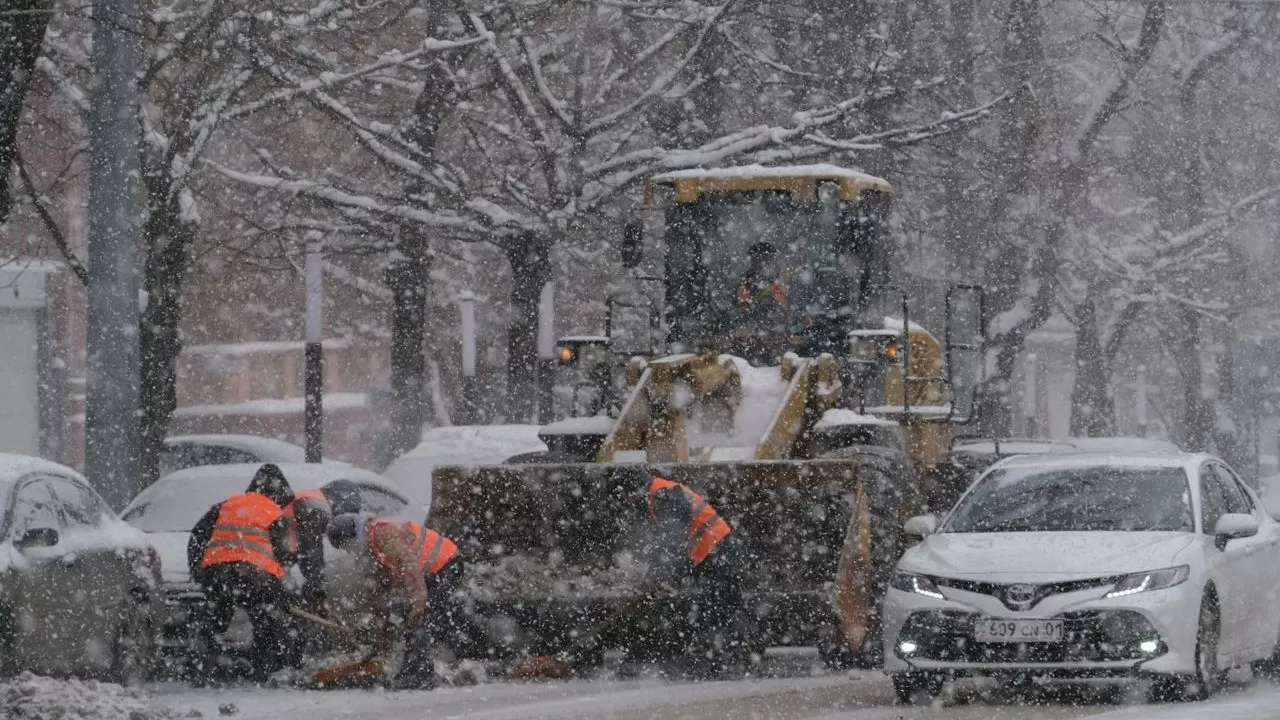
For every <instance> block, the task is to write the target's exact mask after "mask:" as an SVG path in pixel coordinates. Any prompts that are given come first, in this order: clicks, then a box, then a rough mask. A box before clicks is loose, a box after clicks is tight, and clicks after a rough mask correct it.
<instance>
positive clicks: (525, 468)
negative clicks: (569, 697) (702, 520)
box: [431, 448, 920, 662]
mask: <svg viewBox="0 0 1280 720" xmlns="http://www.w3.org/2000/svg"><path fill="white" fill-rule="evenodd" d="M621 467H630V468H643V469H644V470H646V471H648V472H649V473H652V474H654V475H658V476H662V477H666V478H669V479H672V480H675V481H677V482H681V483H685V484H687V485H689V486H690V487H692V488H694V489H696V490H697V491H698V492H699V493H702V494H703V495H705V496H706V498H707V499H708V501H709V502H710V503H711V504H712V505H713V506H714V507H715V508H716V509H717V510H718V511H719V512H720V514H721V515H722V516H723V517H724V518H725V519H726V520H727V521H728V522H729V524H730V525H731V526H732V527H733V528H734V535H733V537H734V538H735V542H737V543H739V544H740V547H741V550H742V553H743V556H744V559H745V562H744V563H743V572H744V577H743V590H744V595H745V602H744V616H745V617H744V618H742V619H743V621H744V623H746V624H745V625H744V627H745V628H747V635H748V637H747V638H746V639H747V641H748V642H749V643H750V644H751V645H752V646H753V649H761V650H762V649H763V648H764V647H767V646H769V645H775V644H787V645H811V644H815V643H819V644H820V643H823V642H826V643H828V644H834V645H836V646H838V647H840V648H866V649H867V650H868V651H870V652H871V655H870V656H869V657H867V658H864V659H863V661H864V662H873V661H874V660H875V655H874V652H875V650H874V649H876V648H878V638H877V637H876V621H877V616H878V602H879V598H881V597H882V596H883V593H884V588H885V585H886V584H887V582H888V576H889V573H890V572H891V571H892V568H893V564H894V563H895V562H896V560H897V558H898V557H899V555H900V548H901V547H902V540H901V536H900V532H899V529H900V527H901V523H902V521H903V520H905V519H906V518H907V517H908V516H910V515H913V514H915V513H916V512H917V511H918V509H919V507H920V504H919V499H918V497H917V495H916V491H915V489H914V486H913V484H912V482H911V479H910V478H909V477H904V476H902V474H901V472H900V467H901V466H900V465H895V464H894V463H893V462H892V461H891V459H890V458H888V457H886V456H884V455H883V454H881V453H878V452H876V451H875V448H868V449H867V451H866V452H865V453H847V456H846V457H841V458H838V459H805V460H770V461H745V462H715V463H708V462H685V463H672V464H644V465H638V464H632V465H628V464H623V463H564V464H528V465H502V466H488V467H476V468H461V467H441V468H436V470H435V473H434V481H433V482H434V501H433V508H432V514H431V523H432V525H433V526H434V527H436V528H438V529H439V530H440V531H442V532H444V533H445V534H447V535H448V536H450V537H452V538H454V539H455V540H456V541H458V543H459V545H460V547H461V548H462V550H463V552H464V553H465V557H466V558H467V562H468V578H467V580H466V587H467V590H468V592H469V593H470V596H471V598H470V599H471V601H472V602H473V603H474V609H475V612H476V613H477V616H478V617H484V618H488V619H489V621H490V624H491V625H503V628H502V629H501V630H500V631H495V632H496V634H498V635H502V636H505V641H504V642H506V643H509V644H511V645H513V647H511V648H510V649H511V650H514V651H516V652H532V653H541V652H555V651H556V650H558V649H561V648H565V647H569V646H570V645H571V644H572V639H573V633H574V631H575V630H577V629H582V628H587V627H591V626H594V625H597V624H598V623H600V622H601V620H603V619H604V618H607V617H608V616H609V615H610V613H611V612H613V611H614V609H615V608H617V607H618V606H619V605H621V604H624V603H627V602H628V601H630V600H632V599H633V598H634V596H635V595H636V594H637V592H638V588H639V587H640V584H641V582H642V581H643V568H644V565H643V550H644V545H645V543H644V535H645V528H646V525H647V516H646V515H645V512H644V502H643V488H641V487H637V486H636V484H635V480H634V479H624V478H625V476H626V474H625V473H623V474H619V473H616V472H615V470H616V469H618V468H621ZM619 475H622V476H623V477H619ZM637 558H638V559H639V561H638V562H637ZM677 601H678V598H677ZM676 607H678V605H677V606H676ZM670 617H680V614H679V612H678V610H677V611H676V612H674V613H673V614H672V615H671V616H670ZM614 641H615V644H616V643H618V642H622V641H623V639H622V638H614ZM605 644H606V645H607V644H608V643H605Z"/></svg>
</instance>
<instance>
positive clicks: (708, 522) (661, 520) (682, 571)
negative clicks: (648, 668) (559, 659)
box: [624, 473, 742, 676]
mask: <svg viewBox="0 0 1280 720" xmlns="http://www.w3.org/2000/svg"><path fill="white" fill-rule="evenodd" d="M643 475H647V473H645V474H643ZM640 486H641V487H642V488H643V492H644V511H645V513H646V515H647V517H648V521H649V523H650V525H651V527H652V528H653V530H654V531H655V532H654V542H653V544H652V547H651V548H649V551H650V553H649V555H650V557H649V572H648V574H647V575H646V577H645V583H646V585H647V586H648V588H647V590H648V589H652V588H668V589H670V588H672V587H681V588H687V589H689V590H690V593H689V596H690V597H691V600H692V602H691V607H690V611H689V612H688V613H686V614H684V615H683V617H687V618H688V619H689V622H690V623H691V626H692V627H688V628H682V627H679V625H678V622H679V620H680V618H675V617H670V616H667V617H661V616H658V617H655V616H654V615H655V614H654V612H652V610H654V609H659V608H663V607H664V606H666V607H667V608H669V607H670V606H667V605H666V603H664V602H662V601H657V602H652V603H650V610H651V612H646V613H642V614H641V617H640V618H639V621H638V623H637V624H636V626H635V628H634V631H633V633H631V634H632V635H634V641H633V642H632V643H630V644H629V647H627V657H626V658H625V660H624V666H625V665H634V664H637V663H644V662H653V661H663V660H668V659H670V658H672V657H679V656H682V657H684V658H685V659H686V660H687V661H688V669H689V670H690V671H691V672H692V673H693V674H695V675H705V676H714V675H716V674H717V673H719V672H721V671H723V670H724V669H725V667H726V666H727V665H728V664H730V663H731V658H732V657H734V655H735V652H736V651H737V650H738V647H737V646H738V645H739V643H738V641H737V638H736V637H734V632H733V630H734V625H735V621H736V619H737V616H738V611H739V609H740V607H741V605H742V590H741V586H740V582H739V575H740V572H741V568H740V565H741V563H740V560H739V553H738V551H737V549H736V547H735V544H734V543H733V542H732V541H731V537H730V536H731V535H732V532H733V531H732V529H731V528H730V527H729V524H728V523H727V522H725V521H724V519H723V518H721V517H720V515H719V513H717V512H716V510H715V508H713V507H712V506H711V505H710V504H709V503H708V502H707V500H706V498H704V497H703V496H702V495H700V494H698V493H697V492H695V491H693V490H692V489H690V488H689V487H688V486H686V485H682V484H680V483H677V482H672V481H671V480H667V479H665V478H660V477H643V478H642V479H640ZM660 595H661V591H659V592H658V593H656V594H655V595H652V596H653V597H655V599H656V598H657V597H658V596H660ZM668 612H669V610H668Z"/></svg>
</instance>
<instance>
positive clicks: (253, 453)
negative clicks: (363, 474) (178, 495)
mask: <svg viewBox="0 0 1280 720" xmlns="http://www.w3.org/2000/svg"><path fill="white" fill-rule="evenodd" d="M306 459H307V453H306V451H305V450H303V449H302V448H300V447H298V446H297V445H294V444H293V443H290V442H285V441H284V440H278V439H276V438H270V437H260V436H258V435H231V434H208V435H173V436H170V437H167V438H165V439H164V449H163V450H162V451H161V452H160V476H161V477H163V476H165V475H168V474H170V473H174V472H177V471H179V470H185V469H187V468H193V467H202V466H204V465H235V464H237V463H300V462H305V461H306ZM324 464H325V465H341V466H343V467H350V465H348V464H347V463H344V462H339V461H336V460H325V461H324Z"/></svg>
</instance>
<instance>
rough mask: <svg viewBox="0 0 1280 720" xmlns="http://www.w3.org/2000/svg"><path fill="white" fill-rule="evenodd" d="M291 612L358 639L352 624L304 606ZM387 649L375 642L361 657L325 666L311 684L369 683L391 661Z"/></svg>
mask: <svg viewBox="0 0 1280 720" xmlns="http://www.w3.org/2000/svg"><path fill="white" fill-rule="evenodd" d="M289 614H290V615H292V616H294V617H296V618H300V619H302V620H306V621H307V622H310V623H314V624H316V625H319V626H321V627H324V628H328V629H330V630H336V631H338V632H339V633H342V634H343V635H345V636H347V637H348V638H349V639H352V640H354V639H355V637H356V633H355V631H354V630H352V629H351V628H349V627H347V626H345V625H342V624H339V623H336V622H334V621H332V620H330V619H329V618H326V617H321V616H320V615H316V614H314V613H310V612H307V611H306V610H303V609H302V608H297V607H291V608H289ZM385 654H386V653H384V652H383V648H381V647H378V646H374V647H373V648H371V649H370V650H369V652H368V653H366V654H365V655H364V656H363V657H361V658H360V659H359V660H354V661H352V662H347V663H342V664H340V665H334V666H331V667H327V668H321V669H320V670H317V671H316V673H315V674H314V675H313V676H312V677H311V685H312V686H313V687H317V688H339V687H367V686H369V685H372V684H374V683H375V682H377V681H378V680H379V679H380V678H382V677H383V675H384V673H385V672H386V667H387V661H386V660H385V659H384V658H383V657H382V656H383V655H385Z"/></svg>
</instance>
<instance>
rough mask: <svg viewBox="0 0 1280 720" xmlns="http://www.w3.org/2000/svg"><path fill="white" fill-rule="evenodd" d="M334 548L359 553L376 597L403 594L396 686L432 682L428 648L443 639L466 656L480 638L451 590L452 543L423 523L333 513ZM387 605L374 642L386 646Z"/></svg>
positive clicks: (454, 572)
mask: <svg viewBox="0 0 1280 720" xmlns="http://www.w3.org/2000/svg"><path fill="white" fill-rule="evenodd" d="M329 542H330V543H332V544H333V546H334V547H336V548H338V549H340V550H345V551H347V552H351V553H355V554H358V555H363V556H365V557H366V558H367V559H368V560H370V562H369V563H368V565H367V566H368V567H369V568H370V571H371V573H372V575H373V579H374V580H375V581H376V583H377V585H378V586H379V587H380V588H382V589H383V590H384V592H383V593H380V596H381V597H384V598H385V597H386V596H387V593H388V592H389V591H391V590H394V589H397V588H399V589H401V590H403V591H404V592H405V593H407V594H408V596H409V602H410V606H409V609H408V613H407V617H406V622H405V626H406V628H407V638H406V639H407V645H406V648H405V655H404V660H403V662H402V663H401V666H400V672H399V674H398V675H397V677H396V686H397V687H399V688H413V689H430V688H431V687H434V685H435V668H434V663H433V659H432V658H433V648H434V645H435V644H436V641H437V640H444V639H447V640H449V641H450V644H451V645H453V647H454V649H455V651H458V654H459V655H468V654H473V653H471V652H470V651H471V649H472V648H473V647H474V644H475V643H476V642H477V641H478V640H479V639H480V638H481V637H482V633H480V632H479V631H478V630H477V629H476V627H475V625H474V624H473V623H472V621H471V619H470V617H469V616H468V615H467V613H466V611H465V609H464V608H463V606H462V603H460V602H459V598H458V597H457V592H458V590H459V589H460V587H461V585H462V577H463V573H464V569H465V568H464V564H463V559H462V556H461V554H460V553H459V552H458V546H457V545H456V544H455V543H454V542H453V541H452V540H450V539H449V538H447V537H445V536H444V535H441V534H440V533H438V532H436V531H435V530H432V529H431V528H428V527H423V526H422V525H420V524H418V523H416V522H412V521H407V520H382V519H377V518H374V517H372V516H370V515H365V514H355V515H351V514H348V515H339V516H338V517H336V518H334V520H333V524H332V525H331V526H330V528H329ZM392 613H393V611H392V609H391V608H390V607H389V606H387V605H386V604H385V603H384V607H383V618H384V620H386V622H385V623H384V635H383V637H382V638H381V639H380V643H381V644H382V645H383V646H384V647H389V645H390V635H389V633H387V632H385V629H386V628H389V627H390V625H391V623H390V619H391V615H392Z"/></svg>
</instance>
